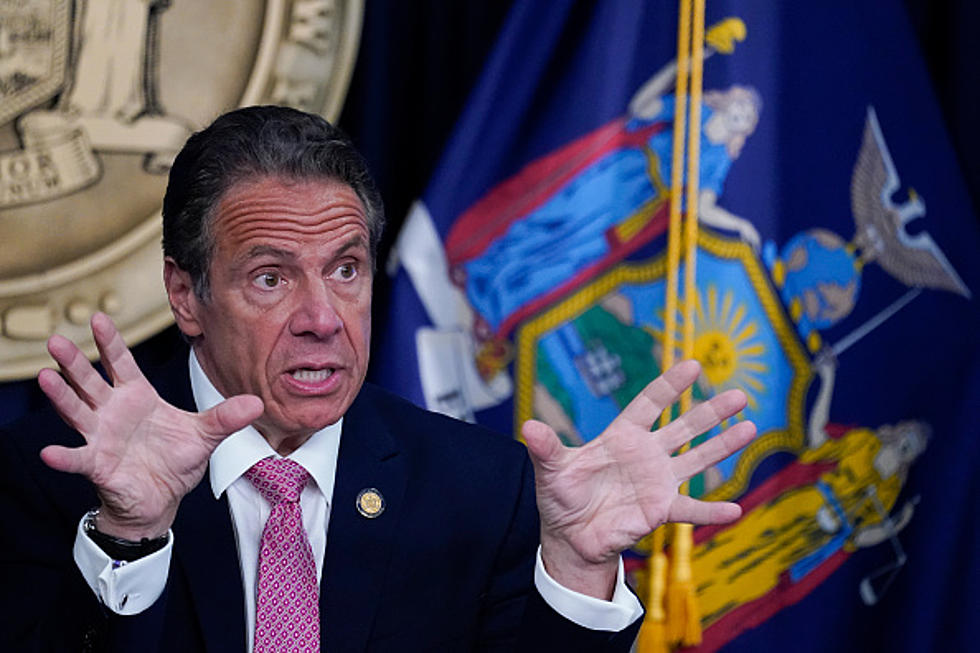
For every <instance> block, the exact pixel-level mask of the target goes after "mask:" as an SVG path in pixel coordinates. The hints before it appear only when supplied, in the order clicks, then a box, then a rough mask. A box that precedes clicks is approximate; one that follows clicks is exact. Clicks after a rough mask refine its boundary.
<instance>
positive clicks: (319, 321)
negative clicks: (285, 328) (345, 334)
mask: <svg viewBox="0 0 980 653" xmlns="http://www.w3.org/2000/svg"><path fill="white" fill-rule="evenodd" d="M295 299H296V305H295V306H294V308H293V314H292V316H291V318H290V321H289V329H290V332H291V333H292V334H293V335H295V336H303V335H312V336H315V337H317V338H329V337H330V336H332V335H334V334H336V333H337V332H339V331H340V330H341V329H342V328H343V327H344V321H343V318H341V317H340V313H339V312H338V311H337V306H336V302H337V301H339V300H338V299H337V298H336V297H334V296H333V295H332V294H331V293H330V291H329V289H328V288H327V287H326V286H325V285H324V284H323V283H322V282H320V283H317V282H313V283H308V284H304V288H302V289H301V290H300V291H299V292H297V293H296V295H295Z"/></svg>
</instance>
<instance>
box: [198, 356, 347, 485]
mask: <svg viewBox="0 0 980 653" xmlns="http://www.w3.org/2000/svg"><path fill="white" fill-rule="evenodd" d="M188 366H189V368H190V377H191V391H192V392H193V393H194V403H195V404H196V405H197V409H198V410H199V411H205V410H208V409H209V408H213V407H214V406H216V405H218V404H220V403H221V402H222V401H224V400H225V398H224V397H223V396H221V393H220V392H218V389H217V388H215V387H214V384H213V383H211V380H210V379H209V378H208V377H207V374H205V373H204V369H202V368H201V364H200V363H199V362H198V360H197V356H195V355H194V349H193V347H192V348H191V353H190V361H189V364H188ZM343 422H344V418H343V417H341V418H340V419H339V420H337V421H336V422H334V423H333V424H331V425H329V426H326V427H324V428H322V429H320V430H319V431H317V432H316V433H314V434H313V435H312V436H310V439H309V440H307V441H306V442H304V443H303V445H302V446H300V447H299V448H298V449H297V450H296V451H294V452H292V453H291V454H289V455H288V456H286V457H287V458H289V459H291V460H294V461H296V462H297V463H299V464H300V465H302V466H303V468H304V469H305V470H306V471H308V472H309V473H310V476H312V477H313V480H314V482H316V484H317V487H319V489H320V492H322V493H323V496H324V497H325V498H326V500H327V502H328V503H329V502H330V500H331V498H332V497H333V485H334V476H335V475H336V471H337V453H338V451H339V450H340V433H341V429H342V426H343ZM269 456H273V457H275V458H281V457H282V456H280V455H279V454H278V453H276V451H275V449H273V448H272V447H271V446H269V443H268V442H266V440H265V438H264V437H262V434H261V433H259V432H258V431H257V430H256V429H255V427H254V426H246V427H245V428H243V429H242V430H240V431H236V432H235V433H232V434H231V435H229V436H228V437H227V438H225V439H224V440H222V442H221V444H219V445H218V446H217V448H216V449H215V450H214V452H213V453H212V454H211V465H210V478H211V491H212V492H213V493H214V496H215V498H218V497H220V496H221V494H222V493H223V492H224V491H225V490H227V489H228V487H229V486H230V485H231V484H232V483H234V482H235V481H236V480H238V477H240V476H241V475H242V474H244V473H245V472H246V471H248V469H249V468H250V467H251V466H252V465H254V464H255V463H257V462H258V461H260V460H262V459H263V458H268V457H269Z"/></svg>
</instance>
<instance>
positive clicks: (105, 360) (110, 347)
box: [92, 313, 144, 383]
mask: <svg viewBox="0 0 980 653" xmlns="http://www.w3.org/2000/svg"><path fill="white" fill-rule="evenodd" d="M92 335H93V336H95V346H96V347H98V349H99V356H100V357H101V358H102V366H103V367H105V369H106V372H108V373H109V378H111V379H112V381H113V383H120V382H121V383H128V382H131V381H138V380H141V379H143V378H144V377H143V373H142V372H141V371H140V369H139V366H138V365H137V364H136V360H135V359H134V358H133V354H132V352H131V351H129V347H127V346H126V343H125V342H123V339H122V336H121V335H119V330H118V329H116V325H115V324H113V322H112V319H111V318H110V317H109V316H108V315H106V314H105V313H96V314H95V315H93V316H92Z"/></svg>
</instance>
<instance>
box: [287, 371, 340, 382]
mask: <svg viewBox="0 0 980 653" xmlns="http://www.w3.org/2000/svg"><path fill="white" fill-rule="evenodd" d="M331 374H333V370H306V369H303V370H296V371H295V372H293V378H294V379H296V380H297V381H303V382H304V383H320V382H321V381H326V380H327V377H329V376H330V375H331Z"/></svg>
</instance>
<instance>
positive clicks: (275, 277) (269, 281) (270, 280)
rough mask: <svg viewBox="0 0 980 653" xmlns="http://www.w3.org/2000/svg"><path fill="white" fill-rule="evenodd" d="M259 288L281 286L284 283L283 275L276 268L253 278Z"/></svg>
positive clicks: (267, 288) (268, 288)
mask: <svg viewBox="0 0 980 653" xmlns="http://www.w3.org/2000/svg"><path fill="white" fill-rule="evenodd" d="M252 283H254V284H255V285H256V286H258V287H259V288H262V289H263V290H271V289H273V288H277V287H279V286H280V285H281V284H282V283H283V278H282V275H281V274H279V273H278V272H276V271H274V270H267V271H266V272H262V273H260V274H258V275H256V276H255V278H254V279H253V280H252Z"/></svg>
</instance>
